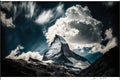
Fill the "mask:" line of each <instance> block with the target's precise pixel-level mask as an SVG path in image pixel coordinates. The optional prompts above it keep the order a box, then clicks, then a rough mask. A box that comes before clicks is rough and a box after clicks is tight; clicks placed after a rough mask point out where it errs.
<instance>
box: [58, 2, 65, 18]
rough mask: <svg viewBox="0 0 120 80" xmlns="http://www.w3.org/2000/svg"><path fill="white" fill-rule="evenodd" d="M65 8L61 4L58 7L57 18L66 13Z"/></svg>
mask: <svg viewBox="0 0 120 80" xmlns="http://www.w3.org/2000/svg"><path fill="white" fill-rule="evenodd" d="M63 8H64V4H61V3H60V4H59V5H58V6H57V7H56V12H57V16H61V15H62V14H63V13H64V9H63Z"/></svg>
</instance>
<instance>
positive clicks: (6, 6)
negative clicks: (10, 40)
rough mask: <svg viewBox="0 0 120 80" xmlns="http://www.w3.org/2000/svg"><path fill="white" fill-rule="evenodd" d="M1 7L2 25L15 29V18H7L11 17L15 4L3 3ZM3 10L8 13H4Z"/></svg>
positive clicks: (0, 19) (0, 20)
mask: <svg viewBox="0 0 120 80" xmlns="http://www.w3.org/2000/svg"><path fill="white" fill-rule="evenodd" d="M0 7H1V11H0V23H1V25H3V26H5V27H10V28H15V25H14V24H13V17H12V16H9V18H7V17H6V16H8V15H10V12H11V11H12V8H13V4H12V3H11V2H1V4H0ZM2 9H4V10H6V11H3V10H2Z"/></svg>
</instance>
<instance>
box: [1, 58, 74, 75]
mask: <svg viewBox="0 0 120 80" xmlns="http://www.w3.org/2000/svg"><path fill="white" fill-rule="evenodd" d="M32 62H33V61H32ZM1 72H2V75H1V76H4V77H5V76H6V77H8V76H10V77H11V76H12V77H14V76H16V77H20V76H29V77H31V76H34V77H35V76H41V77H43V76H49V77H50V76H51V77H52V76H53V77H54V76H71V77H72V76H75V75H76V72H75V71H72V70H70V69H69V68H66V67H64V66H60V65H56V64H52V63H46V64H44V63H43V62H41V61H37V62H34V64H33V63H28V62H26V61H24V60H12V59H4V60H2V71H1Z"/></svg>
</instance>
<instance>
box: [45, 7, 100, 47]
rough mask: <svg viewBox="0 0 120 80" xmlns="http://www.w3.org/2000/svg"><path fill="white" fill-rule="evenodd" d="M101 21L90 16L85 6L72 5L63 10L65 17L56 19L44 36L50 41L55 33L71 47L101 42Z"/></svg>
mask: <svg viewBox="0 0 120 80" xmlns="http://www.w3.org/2000/svg"><path fill="white" fill-rule="evenodd" d="M101 27H102V23H101V22H100V21H98V20H96V19H94V18H93V17H92V15H91V14H90V10H89V9H88V7H87V6H85V7H82V6H80V5H76V6H72V7H70V8H68V9H67V10H66V12H65V17H62V18H59V19H57V21H56V22H55V24H54V25H53V26H51V27H50V28H49V29H48V32H47V33H46V38H47V41H48V43H51V42H52V41H53V39H54V37H55V35H56V34H58V35H60V36H62V37H64V38H65V40H66V41H67V43H68V45H69V46H70V48H71V49H74V47H75V46H80V45H82V44H84V45H86V46H88V45H91V44H93V43H98V42H101V29H100V28H101Z"/></svg>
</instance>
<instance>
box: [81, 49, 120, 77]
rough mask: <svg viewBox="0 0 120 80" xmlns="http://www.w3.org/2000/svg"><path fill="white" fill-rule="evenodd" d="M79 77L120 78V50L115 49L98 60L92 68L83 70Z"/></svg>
mask: <svg viewBox="0 0 120 80" xmlns="http://www.w3.org/2000/svg"><path fill="white" fill-rule="evenodd" d="M79 76H98V77H101V76H102V77H114V76H116V77H118V76H119V48H118V47H115V48H113V49H111V50H110V51H109V52H107V53H105V54H104V55H103V57H101V58H99V59H98V60H96V61H95V62H94V63H93V64H92V65H91V66H90V67H88V68H86V69H84V70H82V71H81V72H80V75H79Z"/></svg>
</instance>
